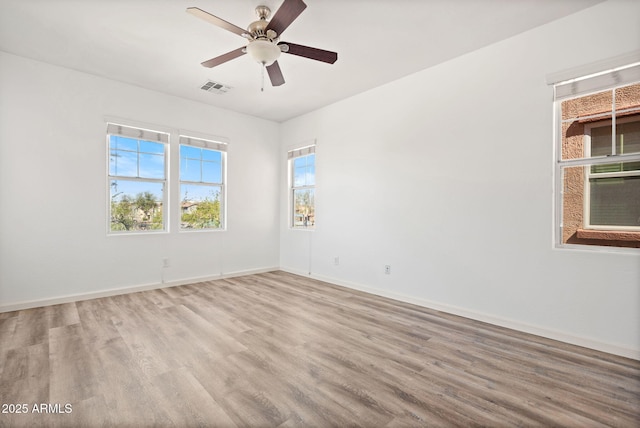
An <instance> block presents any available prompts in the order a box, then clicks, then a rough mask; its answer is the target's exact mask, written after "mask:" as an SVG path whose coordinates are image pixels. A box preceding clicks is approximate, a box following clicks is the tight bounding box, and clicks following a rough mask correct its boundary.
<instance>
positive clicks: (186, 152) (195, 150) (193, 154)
mask: <svg viewBox="0 0 640 428" xmlns="http://www.w3.org/2000/svg"><path fill="white" fill-rule="evenodd" d="M180 157H181V158H182V157H185V158H191V159H200V158H201V157H202V155H201V149H200V148H199V147H193V146H187V145H181V146H180Z"/></svg>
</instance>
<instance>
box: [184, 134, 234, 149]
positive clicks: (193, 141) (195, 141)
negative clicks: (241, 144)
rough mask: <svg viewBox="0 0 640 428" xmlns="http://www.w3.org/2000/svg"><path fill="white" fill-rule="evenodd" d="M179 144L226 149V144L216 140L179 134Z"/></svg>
mask: <svg viewBox="0 0 640 428" xmlns="http://www.w3.org/2000/svg"><path fill="white" fill-rule="evenodd" d="M180 144H185V145H189V146H195V147H202V148H205V149H211V150H217V151H219V152H226V151H227V144H226V143H220V142H218V141H210V140H203V139H202V138H195V137H186V136H184V135H181V136H180Z"/></svg>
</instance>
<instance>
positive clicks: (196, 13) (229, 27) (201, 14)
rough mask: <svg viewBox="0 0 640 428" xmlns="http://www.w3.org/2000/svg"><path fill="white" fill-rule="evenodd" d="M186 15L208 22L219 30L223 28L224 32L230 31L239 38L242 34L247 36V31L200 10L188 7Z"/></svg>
mask: <svg viewBox="0 0 640 428" xmlns="http://www.w3.org/2000/svg"><path fill="white" fill-rule="evenodd" d="M187 13H190V14H191V15H193V16H197V17H198V18H200V19H204V20H205V21H207V22H210V23H211V24H213V25H217V26H218V27H220V28H224V29H225V30H228V31H231V32H232V33H236V34H237V35H239V36H243V35H244V34H247V30H244V29H242V28H240V27H238V26H237V25H233V24H232V23H230V22H227V21H225V20H224V19H222V18H218V17H217V16H215V15H211V14H210V13H209V12H205V11H204V10H202V9H200V8H197V7H188V8H187ZM243 37H244V36H243Z"/></svg>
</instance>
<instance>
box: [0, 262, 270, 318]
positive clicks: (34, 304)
mask: <svg viewBox="0 0 640 428" xmlns="http://www.w3.org/2000/svg"><path fill="white" fill-rule="evenodd" d="M278 269H279V268H278V267H277V266H274V267H268V268H260V269H249V270H242V271H237V272H228V273H223V274H217V275H208V276H199V277H191V278H183V279H179V280H174V281H167V282H157V283H149V284H139V285H134V286H129V287H120V288H110V289H107V290H99V291H92V292H89V293H77V294H68V295H64V296H59V297H52V298H47V299H38V300H29V301H23V302H16V303H10V304H8V305H0V313H2V312H12V311H19V310H22V309H31V308H39V307H42V306H51V305H59V304H62V303H72V302H79V301H82V300H90V299H98V298H100V297H110V296H117V295H120V294H128V293H136V292H138V291H146V290H156V289H159V288H168V287H176V286H178V285H186V284H194V283H197V282H203V281H213V280H216V279H224V278H233V277H236V276H244V275H253V274H257V273H264V272H272V271H274V270H278Z"/></svg>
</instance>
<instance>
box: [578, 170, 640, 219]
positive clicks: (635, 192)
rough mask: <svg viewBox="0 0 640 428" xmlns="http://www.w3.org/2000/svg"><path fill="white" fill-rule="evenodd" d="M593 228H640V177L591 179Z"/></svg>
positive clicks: (591, 217)
mask: <svg viewBox="0 0 640 428" xmlns="http://www.w3.org/2000/svg"><path fill="white" fill-rule="evenodd" d="M589 184H590V186H589V187H590V223H591V225H592V226H640V177H614V178H591V179H590V180H589Z"/></svg>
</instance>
